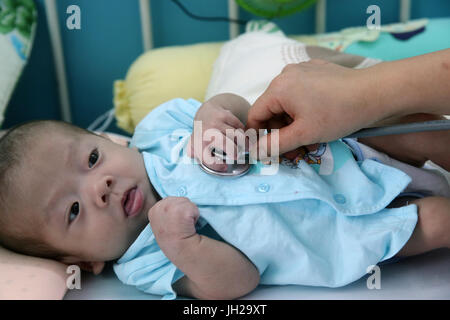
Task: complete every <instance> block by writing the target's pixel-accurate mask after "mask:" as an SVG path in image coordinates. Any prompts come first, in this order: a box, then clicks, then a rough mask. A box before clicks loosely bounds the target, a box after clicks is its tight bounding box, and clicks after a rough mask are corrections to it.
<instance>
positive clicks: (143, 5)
mask: <svg viewBox="0 0 450 320" xmlns="http://www.w3.org/2000/svg"><path fill="white" fill-rule="evenodd" d="M139 11H140V13H141V30H142V45H143V47H144V51H149V50H151V49H152V48H153V30H152V14H151V8H150V0H139Z"/></svg>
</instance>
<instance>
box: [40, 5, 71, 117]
mask: <svg viewBox="0 0 450 320" xmlns="http://www.w3.org/2000/svg"><path fill="white" fill-rule="evenodd" d="M45 12H46V15H47V24H48V31H49V33H50V41H51V44H52V51H53V63H54V65H55V69H56V79H57V81H58V91H59V102H60V104H61V105H60V108H61V116H62V119H63V120H64V121H67V122H72V115H71V110H70V98H69V88H68V86H67V75H66V64H65V61H64V50H63V45H62V41H61V33H60V29H59V21H58V11H57V8H56V0H45Z"/></svg>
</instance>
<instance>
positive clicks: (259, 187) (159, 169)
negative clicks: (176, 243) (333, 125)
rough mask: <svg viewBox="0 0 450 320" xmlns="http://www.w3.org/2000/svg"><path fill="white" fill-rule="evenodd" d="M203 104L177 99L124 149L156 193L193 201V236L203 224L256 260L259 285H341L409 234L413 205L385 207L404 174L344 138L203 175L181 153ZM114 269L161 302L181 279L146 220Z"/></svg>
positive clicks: (403, 183)
mask: <svg viewBox="0 0 450 320" xmlns="http://www.w3.org/2000/svg"><path fill="white" fill-rule="evenodd" d="M200 105H201V104H200V103H199V102H198V101H195V100H187V101H186V100H183V99H175V100H172V101H169V102H167V103H165V104H163V105H161V106H159V107H158V108H156V109H155V110H153V111H152V112H151V113H150V114H149V115H147V117H146V118H144V119H143V120H142V121H141V122H140V123H139V125H138V126H137V128H136V130H135V134H134V136H133V139H132V141H131V145H132V146H135V147H137V148H138V149H139V150H140V151H141V152H142V156H143V158H144V162H145V167H146V170H147V174H148V176H149V179H150V181H151V183H152V185H153V186H154V188H155V189H156V190H157V192H158V193H159V194H160V196H161V197H162V198H165V197H168V196H180V197H187V198H189V199H190V200H191V201H192V202H194V203H195V204H196V205H197V206H198V207H199V211H200V219H199V224H198V226H197V227H198V230H199V233H202V227H203V226H205V225H206V224H209V225H210V226H211V227H212V228H213V229H214V230H215V231H216V232H217V234H218V235H219V236H220V237H221V238H222V239H223V241H226V242H227V243H229V244H231V245H233V246H234V247H236V248H238V249H239V250H240V251H241V252H243V253H244V254H245V255H246V256H247V257H248V258H249V259H250V260H251V261H252V262H253V263H254V264H255V266H256V267H257V268H258V270H259V273H260V283H261V284H279V285H282V284H299V285H311V286H327V287H337V286H343V285H346V284H348V283H350V282H353V281H355V280H357V279H359V278H361V277H362V276H364V275H365V274H366V272H367V269H368V267H369V266H372V265H376V264H377V263H379V262H381V261H384V260H387V259H389V258H391V257H392V256H394V255H395V254H396V253H397V252H398V251H399V250H400V249H401V248H402V247H403V246H404V244H405V243H406V242H407V241H408V239H409V238H410V236H411V234H412V232H413V230H414V227H415V225H416V223H417V207H416V206H415V205H409V206H405V207H401V208H397V209H387V208H386V206H387V205H388V204H389V203H390V202H391V201H392V200H393V199H394V198H395V197H396V196H398V195H399V194H400V193H401V191H402V190H403V189H404V188H405V187H406V186H407V185H408V184H409V182H410V181H411V179H410V178H409V177H408V176H407V175H406V174H405V173H403V172H402V171H400V170H397V169H395V168H392V167H388V166H385V165H383V164H381V163H378V162H376V161H373V160H368V159H367V160H364V161H363V162H357V161H355V159H354V157H353V155H352V153H351V151H350V149H349V148H348V147H347V145H346V144H345V143H343V142H342V141H334V142H331V143H328V144H322V145H321V146H320V148H318V149H317V150H316V151H315V152H313V153H309V154H305V155H304V157H303V158H302V159H300V160H299V161H298V162H295V163H294V162H287V161H285V162H284V163H281V164H280V165H279V166H278V167H277V168H275V169H276V170H275V171H273V169H274V167H267V166H264V165H262V164H261V163H259V162H258V163H257V164H255V165H253V167H252V168H251V170H250V172H249V173H248V174H247V175H245V176H242V177H239V178H231V179H230V178H221V177H217V176H213V175H210V174H207V173H205V172H204V171H203V170H201V168H200V167H199V165H198V164H197V163H196V162H195V161H193V160H192V159H191V158H189V157H188V156H187V155H186V152H185V147H186V145H187V143H188V141H189V137H190V134H191V132H192V128H193V120H194V116H195V114H196V112H197V110H198V108H199V107H200ZM271 170H272V171H271ZM267 172H269V173H270V172H272V173H275V172H276V173H275V174H269V175H268V174H267ZM114 270H115V272H116V274H117V276H118V277H119V279H120V280H121V281H123V282H124V283H126V284H130V285H134V286H136V287H138V288H139V289H141V290H143V291H145V292H148V293H153V294H158V295H163V296H164V298H165V299H172V298H175V297H176V293H175V292H174V291H173V289H172V284H173V283H174V282H175V281H176V280H178V279H179V278H181V277H182V276H183V273H182V272H181V271H180V270H179V269H178V268H176V266H175V265H173V264H172V263H171V262H170V261H169V260H168V259H167V257H165V256H164V253H163V252H162V251H161V250H160V248H159V246H158V244H157V242H156V240H155V237H154V235H153V233H152V230H151V226H150V225H148V226H147V227H146V228H145V229H144V230H143V231H142V233H141V234H140V235H139V237H138V238H137V239H136V241H135V242H134V243H133V244H132V246H131V247H130V248H129V249H128V251H127V252H126V253H125V254H124V255H123V256H122V257H121V258H120V259H119V260H118V261H117V263H116V264H115V265H114Z"/></svg>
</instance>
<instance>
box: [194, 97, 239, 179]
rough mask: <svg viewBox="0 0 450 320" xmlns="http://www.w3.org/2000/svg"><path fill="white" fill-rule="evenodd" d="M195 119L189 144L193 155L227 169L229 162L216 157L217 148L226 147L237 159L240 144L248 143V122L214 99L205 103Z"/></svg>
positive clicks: (217, 167)
mask: <svg viewBox="0 0 450 320" xmlns="http://www.w3.org/2000/svg"><path fill="white" fill-rule="evenodd" d="M194 121H195V122H194V131H193V133H192V136H191V139H190V141H189V144H190V146H188V152H189V156H191V157H195V158H196V159H197V160H199V161H201V162H203V164H205V165H206V166H207V167H209V168H210V169H212V170H216V171H226V170H227V164H226V163H225V161H223V160H221V159H220V158H218V157H216V156H215V155H214V154H213V150H216V152H220V151H223V152H225V153H226V155H227V157H228V158H230V159H235V160H236V159H237V154H238V147H237V146H238V145H239V147H240V148H244V147H245V143H246V138H245V134H244V129H245V127H244V125H243V124H242V122H241V121H240V120H239V119H238V117H236V116H235V115H234V114H233V112H231V111H230V110H228V109H226V108H224V107H222V106H221V105H220V103H216V102H214V100H213V101H207V102H205V103H204V104H203V105H202V106H201V108H200V109H199V111H198V112H197V114H196V116H195V120H194Z"/></svg>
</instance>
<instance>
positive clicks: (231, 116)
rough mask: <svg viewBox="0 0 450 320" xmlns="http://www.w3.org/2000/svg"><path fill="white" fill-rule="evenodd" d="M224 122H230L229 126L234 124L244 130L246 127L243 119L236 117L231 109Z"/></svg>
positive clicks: (234, 126)
mask: <svg viewBox="0 0 450 320" xmlns="http://www.w3.org/2000/svg"><path fill="white" fill-rule="evenodd" d="M224 122H225V123H226V124H228V125H229V126H232V127H233V128H236V129H242V130H244V129H245V126H244V124H243V123H242V122H241V120H239V118H238V117H236V116H235V115H234V114H233V113H232V112H231V111H228V112H227V114H226V116H225V121H224Z"/></svg>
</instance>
